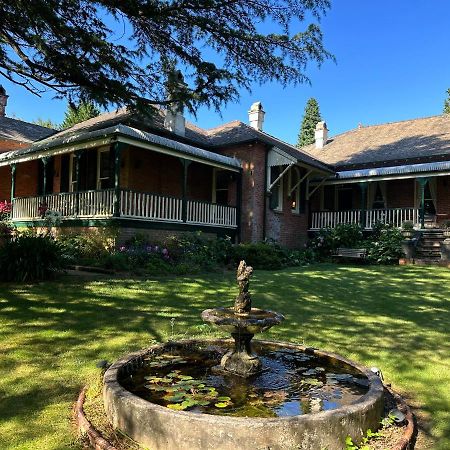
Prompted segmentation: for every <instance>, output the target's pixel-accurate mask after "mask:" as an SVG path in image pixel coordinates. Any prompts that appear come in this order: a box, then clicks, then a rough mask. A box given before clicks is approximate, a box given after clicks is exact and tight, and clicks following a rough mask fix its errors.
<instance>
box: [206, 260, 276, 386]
mask: <svg viewBox="0 0 450 450" xmlns="http://www.w3.org/2000/svg"><path fill="white" fill-rule="evenodd" d="M252 273H253V268H252V267H250V266H247V264H246V263H245V261H241V262H240V264H239V267H238V270H237V277H236V278H237V282H238V286H239V294H238V296H237V297H236V300H235V302H234V308H217V309H207V310H205V311H203V312H202V319H203V321H205V322H209V323H213V324H214V325H217V326H218V327H220V328H222V329H223V330H225V331H228V332H230V333H231V336H232V337H233V339H234V349H233V350H230V351H229V352H227V353H226V354H225V355H224V356H223V357H222V360H221V362H220V366H215V367H214V368H213V370H215V371H216V372H219V371H223V372H224V373H227V372H228V373H232V374H235V375H238V376H241V377H249V376H252V375H256V374H258V373H260V372H261V368H262V364H261V360H260V359H259V358H258V356H257V355H256V354H255V353H253V351H252V348H251V340H252V338H253V336H254V335H255V334H256V333H261V332H263V331H266V330H268V329H269V328H271V327H273V326H274V325H277V324H279V323H280V322H281V321H283V320H284V317H283V316H282V315H281V314H278V313H276V312H273V311H265V310H261V309H256V308H253V309H252V299H251V296H250V292H249V285H250V276H251V275H252Z"/></svg>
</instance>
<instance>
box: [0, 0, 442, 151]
mask: <svg viewBox="0 0 450 450" xmlns="http://www.w3.org/2000/svg"><path fill="white" fill-rule="evenodd" d="M449 24H450V1H448V0H433V1H425V0H396V1H392V0H391V1H388V0H377V1H370V2H369V1H361V0H333V5H332V9H331V10H330V11H329V12H328V14H327V16H326V17H325V18H324V19H323V20H322V30H323V33H324V39H325V45H326V48H327V49H328V50H329V51H330V52H332V53H333V54H334V55H335V57H336V59H337V63H336V64H335V63H333V62H331V61H329V62H326V63H325V64H324V65H323V66H322V67H321V68H320V69H318V68H316V67H314V65H311V66H310V67H309V68H308V70H307V75H308V76H309V77H310V79H311V82H312V85H311V86H309V85H299V86H296V87H292V86H291V87H288V88H286V89H283V88H282V87H281V86H279V85H276V84H266V85H263V86H259V85H257V84H256V85H254V87H253V91H252V93H251V94H250V93H248V92H242V94H241V97H240V100H239V102H238V103H235V104H229V105H227V106H225V107H224V108H223V111H222V117H220V115H219V114H216V113H214V112H213V111H209V110H207V109H201V110H200V111H199V112H198V115H197V118H198V124H199V125H200V126H202V127H205V128H209V127H213V126H216V125H219V124H220V123H223V122H228V121H231V120H235V119H239V120H242V121H244V122H246V121H247V111H248V109H249V106H250V105H251V103H253V102H254V101H257V100H260V101H262V103H263V105H264V109H265V111H266V121H265V124H264V130H265V131H267V132H268V133H270V134H273V135H276V136H277V137H280V138H282V139H284V140H286V141H288V142H291V143H295V142H296V140H297V134H298V129H299V125H300V121H301V118H302V114H303V110H304V106H305V103H306V101H307V99H308V98H309V97H316V98H317V100H318V101H319V105H320V109H321V113H322V116H323V118H324V119H325V120H326V121H327V124H328V127H329V129H330V132H331V134H332V135H335V134H338V133H341V132H344V131H346V130H349V129H353V128H356V127H357V126H358V123H362V124H363V125H369V124H376V123H384V122H392V121H398V120H405V119H410V118H416V117H425V116H430V115H435V114H440V113H441V112H442V107H443V102H444V98H445V96H446V94H445V91H446V90H447V89H448V88H449V87H450V57H449V55H450V35H449V28H450V27H449ZM293 31H294V30H293ZM0 83H2V84H3V85H4V86H5V88H6V89H7V90H8V94H9V95H10V99H9V104H8V109H7V114H8V115H9V116H16V117H18V118H21V119H24V120H29V121H31V120H33V119H36V118H38V117H41V118H44V119H47V118H50V119H52V120H53V121H55V122H61V121H62V119H63V116H64V110H65V107H66V103H65V101H61V100H53V99H52V95H51V94H48V95H45V96H44V98H42V99H38V98H36V97H35V96H33V95H32V94H29V93H27V92H26V91H25V90H23V89H22V88H20V87H17V86H13V85H11V83H8V82H7V81H6V80H4V79H2V78H1V77H0Z"/></svg>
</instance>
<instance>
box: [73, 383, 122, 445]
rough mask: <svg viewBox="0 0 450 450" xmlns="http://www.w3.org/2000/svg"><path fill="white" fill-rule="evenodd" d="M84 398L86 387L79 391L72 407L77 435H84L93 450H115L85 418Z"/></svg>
mask: <svg viewBox="0 0 450 450" xmlns="http://www.w3.org/2000/svg"><path fill="white" fill-rule="evenodd" d="M85 398H86V387H84V388H83V389H82V390H81V392H80V395H79V396H78V400H77V402H76V404H75V407H74V416H75V422H76V424H77V429H78V431H79V433H80V434H85V435H86V436H87V437H88V439H89V443H90V444H91V448H93V449H95V450H117V449H116V447H114V446H113V445H112V444H110V443H109V442H108V441H107V440H106V439H105V438H104V437H103V436H102V434H101V433H100V432H99V431H98V430H96V429H95V428H94V426H93V425H92V424H91V423H90V422H89V420H88V419H87V418H86V415H85V414H84V409H83V404H84V400H85Z"/></svg>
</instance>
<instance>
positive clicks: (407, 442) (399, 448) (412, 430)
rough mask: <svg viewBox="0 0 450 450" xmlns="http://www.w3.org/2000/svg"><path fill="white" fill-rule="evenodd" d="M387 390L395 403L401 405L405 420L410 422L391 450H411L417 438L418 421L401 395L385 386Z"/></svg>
mask: <svg viewBox="0 0 450 450" xmlns="http://www.w3.org/2000/svg"><path fill="white" fill-rule="evenodd" d="M385 389H386V390H388V391H389V393H390V394H391V395H392V396H393V397H394V398H395V401H396V402H397V403H398V405H399V409H400V410H401V411H402V413H403V414H404V415H405V419H406V420H407V421H408V425H406V428H405V431H404V433H403V436H402V437H401V439H400V440H399V441H398V442H397V443H396V444H395V446H394V447H393V448H392V449H391V450H409V449H411V448H412V447H411V444H412V442H413V440H414V438H415V436H416V431H417V430H416V419H415V417H414V415H413V413H412V411H411V408H410V407H409V406H408V405H407V404H406V402H405V401H404V400H403V398H402V397H400V395H398V394H396V393H395V392H394V391H393V390H392V389H391V388H390V387H388V386H385Z"/></svg>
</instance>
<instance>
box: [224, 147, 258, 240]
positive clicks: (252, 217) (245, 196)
mask: <svg viewBox="0 0 450 450" xmlns="http://www.w3.org/2000/svg"><path fill="white" fill-rule="evenodd" d="M220 153H221V154H223V155H226V156H231V157H233V156H234V157H236V158H238V159H240V160H241V161H242V169H243V172H242V205H241V240H242V241H243V242H258V241H262V240H263V232H264V201H265V193H264V188H265V172H266V171H265V164H266V146H265V145H264V144H260V143H256V144H254V143H250V144H243V145H240V146H236V147H232V148H225V149H221V150H220Z"/></svg>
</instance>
